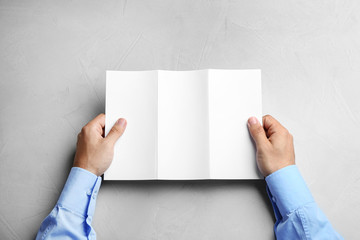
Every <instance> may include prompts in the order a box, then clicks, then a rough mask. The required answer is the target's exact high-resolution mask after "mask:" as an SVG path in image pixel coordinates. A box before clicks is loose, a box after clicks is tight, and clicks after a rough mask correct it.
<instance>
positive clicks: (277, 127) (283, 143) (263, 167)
mask: <svg viewBox="0 0 360 240" xmlns="http://www.w3.org/2000/svg"><path fill="white" fill-rule="evenodd" d="M262 121H263V126H261V124H260V122H259V120H257V119H256V118H255V117H251V118H249V120H248V128H249V131H250V134H251V136H252V138H253V139H254V141H255V144H256V162H257V165H258V168H259V170H260V172H261V173H262V174H263V175H264V176H265V177H267V176H268V175H270V174H271V173H273V172H276V171H277V170H279V169H281V168H284V167H286V166H289V165H294V164H295V152H294V145H293V137H292V135H291V134H290V133H289V131H288V130H287V129H286V128H285V127H283V126H282V125H281V124H280V123H279V122H278V121H277V120H276V119H275V118H273V117H272V116H270V115H265V116H264V117H263V119H262Z"/></svg>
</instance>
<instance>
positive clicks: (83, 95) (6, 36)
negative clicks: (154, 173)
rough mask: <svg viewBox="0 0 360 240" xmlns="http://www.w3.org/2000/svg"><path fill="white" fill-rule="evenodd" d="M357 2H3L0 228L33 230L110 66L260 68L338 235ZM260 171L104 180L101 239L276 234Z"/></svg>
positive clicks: (358, 46)
mask: <svg viewBox="0 0 360 240" xmlns="http://www.w3.org/2000/svg"><path fill="white" fill-rule="evenodd" d="M359 12H360V2H359V1H356V0H327V1H300V0H299V1H295V0H280V1H258V0H255V1H254V0H247V1H245V0H241V1H230V0H229V1H225V0H224V1H222V0H216V1H215V0H210V1H197V0H195V1H194V0H184V1H180V0H179V1H165V0H156V1H146V0H143V1H130V0H123V1H94V0H92V1H83V0H82V1H69V0H66V1H45V0H36V1H35V0H31V1H30V0H23V1H14V0H11V1H10V0H9V1H5V0H0V239H31V238H33V237H34V236H35V234H36V232H37V230H38V228H39V226H40V223H41V221H42V220H43V218H44V217H45V216H46V215H47V214H48V213H49V212H50V210H51V209H52V208H53V206H54V204H55V203H56V201H57V198H58V197H59V194H60V192H61V190H62V187H63V184H64V183H65V181H66V178H67V174H68V172H69V169H70V167H71V162H72V160H73V156H74V151H75V142H76V135H77V133H78V132H79V131H80V129H81V127H82V126H83V125H84V124H85V123H86V122H87V121H89V120H90V119H91V118H92V117H94V116H95V115H97V114H98V113H101V112H104V106H105V70H144V69H171V70H189V69H201V68H239V69H245V68H261V69H262V71H263V78H262V79H263V110H264V114H266V113H268V114H272V115H273V116H275V117H276V118H278V119H279V120H280V121H281V122H282V123H283V124H284V125H285V126H286V127H287V128H288V129H289V130H290V132H292V133H293V135H294V138H295V151H296V160H297V163H298V166H299V168H300V170H301V172H302V174H303V176H304V178H305V179H306V181H307V183H308V185H309V187H310V189H311V191H312V193H313V195H314V197H315V199H316V201H317V203H318V204H319V205H320V207H321V208H322V210H323V211H324V212H325V213H326V215H327V216H328V218H329V219H330V220H331V222H332V224H333V226H334V227H335V228H336V229H337V230H338V231H339V232H340V233H341V234H342V235H343V236H344V237H345V238H346V239H358V237H359V229H358V227H359V225H358V223H359V219H360V159H359V155H360V147H359V136H360V127H359V123H360V95H359V89H360V68H359V63H360V41H359V39H360V14H359ZM273 223H274V216H273V213H272V209H271V206H270V203H269V201H268V199H267V196H266V193H265V185H264V182H263V181H195V182H194V181H189V182H186V181H180V182H179V181H176V182H167V181H158V182H156V181H152V182H105V183H104V184H103V185H102V187H101V190H100V195H99V197H98V202H97V208H96V213H95V218H94V221H93V226H94V228H95V230H96V232H97V234H98V239H135V240H140V239H161V240H163V239H174V240H175V239H197V240H201V239H228V240H230V239H273V238H274V235H273Z"/></svg>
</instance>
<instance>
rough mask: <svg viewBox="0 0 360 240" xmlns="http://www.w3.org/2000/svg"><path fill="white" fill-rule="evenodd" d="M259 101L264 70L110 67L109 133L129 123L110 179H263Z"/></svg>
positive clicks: (105, 176) (107, 83)
mask: <svg viewBox="0 0 360 240" xmlns="http://www.w3.org/2000/svg"><path fill="white" fill-rule="evenodd" d="M261 107H262V106H261V71H260V70H215V69H209V70H196V71H162V70H159V71H107V72H106V124H105V135H107V134H108V132H109V130H110V129H111V127H112V126H113V125H114V123H115V122H116V121H117V119H118V118H121V117H122V118H125V119H126V120H127V127H126V130H125V133H124V134H123V136H122V137H121V138H120V139H119V140H118V141H117V143H116V145H115V150H114V158H113V162H112V164H111V166H110V168H109V169H108V170H107V171H106V172H105V175H104V179H105V180H145V179H168V180H190V179H259V178H261V177H260V175H259V173H258V170H257V167H256V160H255V146H254V144H253V142H252V140H251V136H250V134H249V131H248V129H247V120H248V118H249V117H251V116H255V117H257V118H258V119H259V120H260V121H261V116H262V110H261Z"/></svg>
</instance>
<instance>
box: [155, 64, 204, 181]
mask: <svg viewBox="0 0 360 240" xmlns="http://www.w3.org/2000/svg"><path fill="white" fill-rule="evenodd" d="M158 126H159V128H158V178H159V179H204V178H209V114H208V80H207V70H200V71H180V72H174V71H159V82H158Z"/></svg>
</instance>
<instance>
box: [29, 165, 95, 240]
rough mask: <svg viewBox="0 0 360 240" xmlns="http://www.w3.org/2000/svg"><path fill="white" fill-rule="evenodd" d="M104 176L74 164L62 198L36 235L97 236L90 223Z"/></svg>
mask: <svg viewBox="0 0 360 240" xmlns="http://www.w3.org/2000/svg"><path fill="white" fill-rule="evenodd" d="M100 185H101V177H97V176H96V175H95V174H93V173H91V172H89V171H87V170H85V169H82V168H78V167H73V168H72V169H71V171H70V174H69V177H68V179H67V181H66V184H65V186H64V189H63V191H62V193H61V195H60V198H59V200H58V202H57V204H56V205H55V207H54V209H53V210H52V211H51V213H50V214H49V215H48V216H47V217H46V218H45V219H44V221H43V222H42V224H41V227H40V230H39V232H38V234H37V236H36V239H95V238H96V234H95V231H94V229H93V228H92V227H91V221H92V217H93V215H94V212H95V204H96V197H97V194H98V192H99V188H100Z"/></svg>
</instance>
